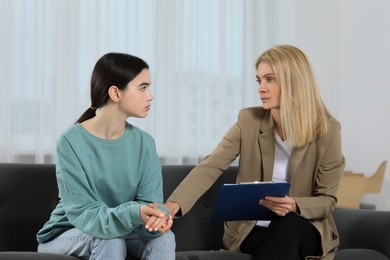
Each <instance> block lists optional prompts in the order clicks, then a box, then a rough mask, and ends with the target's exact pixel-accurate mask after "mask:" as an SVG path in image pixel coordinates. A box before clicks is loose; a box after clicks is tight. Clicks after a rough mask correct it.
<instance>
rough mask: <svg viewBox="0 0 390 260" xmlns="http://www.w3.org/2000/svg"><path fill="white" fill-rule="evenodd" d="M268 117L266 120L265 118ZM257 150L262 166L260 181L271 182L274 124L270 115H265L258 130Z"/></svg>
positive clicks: (273, 154)
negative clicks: (258, 149) (258, 150)
mask: <svg viewBox="0 0 390 260" xmlns="http://www.w3.org/2000/svg"><path fill="white" fill-rule="evenodd" d="M267 116H268V118H267ZM258 141H259V148H260V154H261V158H260V159H261V164H262V176H261V178H262V179H261V180H262V181H272V175H273V171H274V159H275V138H274V122H273V120H272V116H271V113H266V114H265V117H264V120H262V121H261V125H260V129H259V138H258Z"/></svg>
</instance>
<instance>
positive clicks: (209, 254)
mask: <svg viewBox="0 0 390 260" xmlns="http://www.w3.org/2000/svg"><path fill="white" fill-rule="evenodd" d="M183 257H184V258H183ZM177 259H188V260H226V259H229V260H250V259H251V256H250V255H247V254H242V253H236V252H228V251H182V252H177V253H176V260H177Z"/></svg>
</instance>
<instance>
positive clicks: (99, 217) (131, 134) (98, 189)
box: [37, 124, 163, 243]
mask: <svg viewBox="0 0 390 260" xmlns="http://www.w3.org/2000/svg"><path fill="white" fill-rule="evenodd" d="M56 176H57V183H58V188H59V197H60V202H59V203H58V205H57V207H56V208H55V209H54V211H53V212H52V214H51V217H50V219H49V220H48V222H46V224H45V225H44V226H43V228H42V229H41V230H39V232H38V234H37V240H38V242H40V243H44V242H47V241H50V240H53V239H54V238H55V237H57V236H59V235H60V234H62V233H63V232H65V231H66V230H68V229H71V228H73V227H76V228H78V229H80V230H81V231H83V232H85V233H87V234H90V235H92V236H94V237H97V238H101V239H112V238H116V237H120V236H123V235H125V234H128V233H130V232H132V231H135V232H137V233H139V234H141V235H145V236H158V235H160V233H158V232H152V233H151V232H148V231H147V230H146V229H145V227H144V223H143V222H142V220H141V217H140V205H141V204H149V203H151V202H157V203H163V192H162V175H161V165H160V160H159V158H158V156H157V153H156V148H155V143H154V140H153V138H152V137H151V136H150V135H148V134H147V133H145V132H143V131H142V130H140V129H138V128H137V127H135V126H133V125H130V124H128V125H127V128H126V130H125V132H124V134H123V135H122V136H121V137H120V138H118V139H115V140H106V139H101V138H99V137H96V136H94V135H92V134H90V133H89V132H88V131H87V130H86V129H84V127H82V126H81V125H80V124H76V125H74V126H72V127H70V128H69V129H68V130H67V131H66V132H65V133H63V134H62V135H60V136H59V137H58V139H57V163H56Z"/></svg>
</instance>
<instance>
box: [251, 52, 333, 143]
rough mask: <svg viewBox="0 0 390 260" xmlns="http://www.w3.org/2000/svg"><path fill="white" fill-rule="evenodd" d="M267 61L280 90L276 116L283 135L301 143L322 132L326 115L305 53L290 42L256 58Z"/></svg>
mask: <svg viewBox="0 0 390 260" xmlns="http://www.w3.org/2000/svg"><path fill="white" fill-rule="evenodd" d="M260 62H265V63H267V64H269V65H270V66H271V68H272V70H273V72H274V74H275V78H276V81H277V82H278V84H279V87H280V89H281V101H280V118H281V123H282V129H283V132H284V135H285V137H286V139H287V141H289V142H290V143H291V144H292V145H293V146H302V145H305V144H307V143H310V142H311V141H313V140H314V139H315V138H317V137H319V136H322V135H325V134H326V133H327V130H328V124H327V117H329V116H330V114H329V112H328V110H327V109H326V107H325V105H324V102H323V101H322V98H321V96H320V93H319V90H318V86H317V81H316V78H315V74H314V71H313V69H312V66H311V64H310V61H309V59H308V58H307V57H306V55H305V54H304V53H303V52H302V51H301V50H300V49H298V48H296V47H294V46H291V45H278V46H274V47H273V48H271V49H269V50H267V51H266V52H264V53H263V54H262V55H261V56H260V57H259V58H258V59H257V61H256V69H257V67H258V66H259V64H260Z"/></svg>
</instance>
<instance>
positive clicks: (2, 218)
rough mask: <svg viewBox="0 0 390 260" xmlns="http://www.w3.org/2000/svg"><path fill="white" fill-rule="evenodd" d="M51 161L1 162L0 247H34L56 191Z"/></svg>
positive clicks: (12, 249) (5, 248)
mask: <svg viewBox="0 0 390 260" xmlns="http://www.w3.org/2000/svg"><path fill="white" fill-rule="evenodd" d="M56 187H57V184H56V177H55V166H54V165H53V164H12V163H0V251H35V250H36V247H37V242H36V239H35V234H36V233H37V231H38V230H39V229H40V228H41V227H42V225H43V224H44V223H45V222H46V220H47V219H48V218H49V216H50V212H51V203H52V201H53V199H54V198H55V195H56V192H57V188H56Z"/></svg>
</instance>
